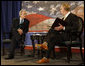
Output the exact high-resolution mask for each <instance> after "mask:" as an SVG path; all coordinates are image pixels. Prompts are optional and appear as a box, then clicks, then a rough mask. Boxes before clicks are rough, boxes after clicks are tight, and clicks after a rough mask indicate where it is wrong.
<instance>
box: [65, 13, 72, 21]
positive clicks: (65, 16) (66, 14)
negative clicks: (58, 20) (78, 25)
mask: <svg viewBox="0 0 85 66" xmlns="http://www.w3.org/2000/svg"><path fill="white" fill-rule="evenodd" d="M70 13H71V12H68V13H67V14H66V15H65V16H64V20H65V19H66V18H67V17H68V15H69V14H70Z"/></svg>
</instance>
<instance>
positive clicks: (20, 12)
mask: <svg viewBox="0 0 85 66" xmlns="http://www.w3.org/2000/svg"><path fill="white" fill-rule="evenodd" d="M23 11H25V12H27V11H26V10H25V9H21V10H20V11H19V16H20V15H21V14H22V12H23ZM26 15H27V13H26Z"/></svg>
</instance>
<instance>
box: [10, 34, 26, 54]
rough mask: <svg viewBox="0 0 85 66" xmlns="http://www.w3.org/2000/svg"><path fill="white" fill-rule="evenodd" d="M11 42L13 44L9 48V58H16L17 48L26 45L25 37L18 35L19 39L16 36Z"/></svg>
mask: <svg viewBox="0 0 85 66" xmlns="http://www.w3.org/2000/svg"><path fill="white" fill-rule="evenodd" d="M11 40H12V42H11V45H10V48H9V56H14V55H15V49H16V47H17V46H20V44H24V40H25V35H17V37H16V36H15V35H14V36H13V37H12V39H11Z"/></svg>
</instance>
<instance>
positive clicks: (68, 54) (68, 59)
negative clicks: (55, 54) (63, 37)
mask: <svg viewBox="0 0 85 66" xmlns="http://www.w3.org/2000/svg"><path fill="white" fill-rule="evenodd" d="M70 53H71V47H70V46H68V47H67V62H68V63H70V57H71V54H70Z"/></svg>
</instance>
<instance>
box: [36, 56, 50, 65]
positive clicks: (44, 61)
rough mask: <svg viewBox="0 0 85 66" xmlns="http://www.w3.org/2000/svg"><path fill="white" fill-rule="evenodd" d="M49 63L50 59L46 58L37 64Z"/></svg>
mask: <svg viewBox="0 0 85 66" xmlns="http://www.w3.org/2000/svg"><path fill="white" fill-rule="evenodd" d="M48 62H49V59H47V58H45V57H44V58H42V59H41V60H39V61H37V62H36V63H39V64H41V63H48Z"/></svg>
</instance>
